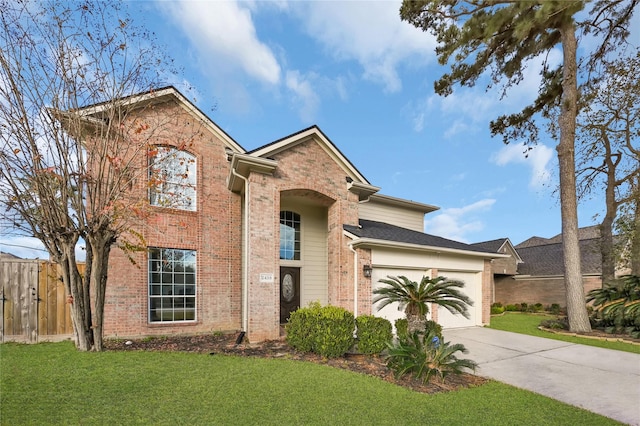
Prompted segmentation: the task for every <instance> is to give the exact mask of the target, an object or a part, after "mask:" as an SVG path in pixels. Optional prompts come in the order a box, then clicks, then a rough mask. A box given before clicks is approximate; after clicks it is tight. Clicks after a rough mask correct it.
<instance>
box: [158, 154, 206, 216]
mask: <svg viewBox="0 0 640 426" xmlns="http://www.w3.org/2000/svg"><path fill="white" fill-rule="evenodd" d="M149 161H150V164H149V202H150V203H151V205H152V206H159V207H167V208H172V209H180V210H191V211H195V210H196V157H195V156H193V155H192V154H190V153H188V152H186V151H181V150H179V149H176V148H174V147H171V146H154V147H152V148H151V149H150V150H149Z"/></svg>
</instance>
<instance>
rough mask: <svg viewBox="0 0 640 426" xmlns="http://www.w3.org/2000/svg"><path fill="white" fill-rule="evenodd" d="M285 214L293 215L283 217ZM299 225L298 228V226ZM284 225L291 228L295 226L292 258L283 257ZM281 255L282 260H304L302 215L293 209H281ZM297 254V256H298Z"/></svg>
mask: <svg viewBox="0 0 640 426" xmlns="http://www.w3.org/2000/svg"><path fill="white" fill-rule="evenodd" d="M283 214H284V215H285V216H286V215H291V218H290V219H289V218H287V217H285V218H284V219H283V217H282V216H283ZM283 221H284V222H283ZM287 222H290V223H291V224H292V225H293V226H291V225H288V224H287ZM296 225H297V228H296ZM283 226H288V227H290V228H293V230H294V235H293V257H291V258H287V257H283V256H282V252H283V244H282V243H283V233H282V227H283ZM278 251H279V257H280V260H281V261H286V262H299V261H301V260H302V215H300V213H297V212H295V211H293V210H280V244H279V250H278ZM296 254H297V257H296Z"/></svg>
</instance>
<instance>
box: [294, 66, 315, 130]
mask: <svg viewBox="0 0 640 426" xmlns="http://www.w3.org/2000/svg"><path fill="white" fill-rule="evenodd" d="M312 78H313V75H310V76H303V75H301V74H300V72H299V71H287V75H286V85H287V88H288V89H289V90H291V92H293V102H294V106H295V107H296V109H297V110H298V113H299V115H300V118H301V119H302V121H304V122H307V123H310V122H312V121H313V118H314V117H315V114H316V112H317V110H318V106H319V104H320V99H319V97H318V95H317V94H316V92H315V91H314V90H313V87H312V85H311V81H310V79H312Z"/></svg>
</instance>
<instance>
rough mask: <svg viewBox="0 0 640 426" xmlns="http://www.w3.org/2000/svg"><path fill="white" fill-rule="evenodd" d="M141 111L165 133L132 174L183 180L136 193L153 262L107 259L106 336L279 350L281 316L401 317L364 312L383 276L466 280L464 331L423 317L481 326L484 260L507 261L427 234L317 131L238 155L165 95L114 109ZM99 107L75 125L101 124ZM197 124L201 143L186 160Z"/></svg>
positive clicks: (195, 113) (416, 206) (184, 105)
mask: <svg viewBox="0 0 640 426" xmlns="http://www.w3.org/2000/svg"><path fill="white" fill-rule="evenodd" d="M147 102H153V104H154V107H153V114H161V115H164V116H166V117H167V120H165V122H166V123H167V125H168V126H170V127H169V128H167V129H165V131H164V132H162V135H161V136H159V137H158V139H157V141H156V142H157V146H155V147H151V148H150V152H149V157H150V160H147V158H146V157H145V158H142V159H140V162H141V163H140V164H141V165H144V164H145V163H144V162H146V161H151V164H152V174H153V173H162V174H163V176H172V177H176V176H178V177H182V179H183V180H182V181H179V179H177V178H176V179H174V180H172V181H170V182H168V183H166V184H164V185H159V186H157V187H155V188H152V189H151V190H149V185H148V182H135V184H134V185H133V187H132V192H133V194H134V195H135V194H136V193H137V194H138V196H139V197H141V198H145V197H147V199H148V200H149V203H150V204H151V207H150V211H149V213H148V214H147V218H146V224H145V225H143V226H141V227H140V229H136V231H137V232H139V233H140V234H141V235H142V236H143V237H144V241H145V242H146V244H147V246H148V250H147V251H143V252H137V253H136V252H134V253H131V254H130V255H131V256H132V257H133V260H134V261H135V262H136V263H137V265H133V264H132V263H131V262H130V260H129V259H128V257H127V255H125V254H124V253H123V252H122V251H121V250H120V249H118V248H115V247H114V249H113V250H112V253H111V258H110V265H109V277H108V285H107V298H106V304H105V329H104V332H105V335H106V336H120V337H125V336H143V335H163V334H172V333H201V332H212V331H216V330H220V331H232V330H242V331H245V332H246V333H247V336H248V338H249V339H250V340H251V341H253V342H257V341H261V340H265V339H274V338H278V337H279V336H280V331H281V324H282V323H284V322H286V319H287V317H288V315H289V313H290V312H291V311H293V310H295V309H297V308H298V307H300V306H306V305H308V303H310V302H312V301H319V302H320V303H322V304H330V305H336V306H342V307H344V308H346V309H349V310H350V311H352V312H353V313H354V314H355V315H356V316H358V315H363V314H375V315H380V316H386V317H388V318H390V319H394V318H396V317H398V316H400V315H401V314H400V313H399V311H397V310H395V309H392V308H391V307H387V308H385V310H383V311H380V312H379V311H378V310H377V309H376V308H375V307H374V306H373V305H372V298H373V294H372V291H373V288H374V287H375V286H376V285H378V284H377V280H378V279H380V278H383V277H385V276H387V275H405V276H407V277H410V278H411V279H414V280H419V279H421V278H422V276H424V275H429V276H431V277H435V276H446V277H450V278H456V279H461V280H463V281H464V282H465V284H466V287H465V289H464V291H465V292H466V293H467V294H468V295H469V296H470V297H471V298H472V299H473V300H474V302H475V303H474V306H473V307H472V308H471V310H470V318H469V319H466V318H464V317H462V316H457V317H454V316H453V315H451V314H449V312H448V311H446V310H444V311H443V310H435V312H433V313H432V318H433V319H434V320H437V321H438V322H440V323H441V324H443V326H445V327H461V326H475V325H482V324H486V323H488V322H489V312H490V302H491V300H492V294H491V284H492V273H491V260H492V259H496V258H501V257H505V256H504V255H502V254H498V253H497V252H494V251H491V250H485V249H483V248H480V247H476V246H471V245H467V244H463V243H459V242H456V241H451V240H447V239H444V238H440V237H436V236H432V235H427V234H424V233H423V228H424V215H425V214H426V213H429V212H432V211H434V210H437V207H434V206H431V205H428V204H422V203H417V202H413V201H408V200H403V199H399V198H394V197H390V196H386V195H381V194H378V191H379V188H378V187H376V186H374V185H372V184H371V183H370V182H369V181H368V180H367V179H366V178H365V177H364V176H363V175H362V174H361V173H360V171H359V170H358V169H357V168H356V167H355V166H354V165H353V164H352V163H351V161H349V159H347V158H346V157H345V156H344V155H343V154H342V152H340V150H339V149H338V148H337V147H336V146H335V145H334V144H333V143H332V142H331V140H329V138H328V137H327V136H326V135H325V134H324V133H323V132H322V131H321V130H320V129H319V128H318V127H316V126H312V127H310V128H307V129H304V130H301V131H299V132H297V133H294V134H292V135H289V136H286V137H284V138H282V139H279V140H277V141H275V142H272V143H270V144H267V145H265V146H262V147H260V148H258V149H254V150H252V151H246V150H245V149H244V148H242V147H241V146H240V145H239V144H238V143H237V142H236V141H234V140H233V139H232V138H231V137H230V136H229V135H228V134H226V133H225V132H224V131H223V130H222V129H220V128H219V127H218V126H217V125H216V124H215V123H213V122H212V121H211V120H210V119H209V118H208V117H206V116H205V115H204V114H203V113H202V112H201V111H200V110H198V109H197V108H196V107H195V106H194V105H193V104H191V103H190V102H189V101H188V100H186V99H185V98H184V97H183V96H182V95H181V94H180V93H179V92H178V91H177V90H175V89H174V88H171V87H170V88H165V89H161V90H158V91H155V92H153V93H147V94H142V95H139V96H134V97H131V98H128V99H125V100H123V103H124V104H125V105H126V106H127V108H128V109H129V111H130V112H129V115H130V116H131V115H135V114H138V116H137V119H138V120H139V121H140V122H141V123H143V122H145V119H146V117H145V114H147V113H151V112H148V110H147V109H142V108H138V109H136V108H137V107H138V106H139V105H142V104H144V103H147ZM103 108H106V106H101V105H97V106H92V107H88V108H86V109H84V110H83V112H84V114H85V115H86V116H87V117H89V118H92V119H100V117H101V114H102V113H103V112H104V111H103V110H102V109H103ZM136 111H137V112H136ZM94 122H95V120H94ZM194 122H200V123H202V124H203V125H204V129H205V131H203V132H200V133H198V134H197V135H196V136H195V137H193V138H192V139H191V140H190V143H189V144H188V146H186V147H185V145H184V144H183V143H181V136H182V135H183V134H184V133H185V131H184V129H186V128H187V127H189V126H191V125H192V124H193V123H194ZM346 142H348V141H345V143H346ZM169 156H171V157H172V158H174V159H176V158H177V159H178V160H179V161H165V159H166V158H169ZM176 190H180V191H182V195H181V196H180V197H178V199H175V192H176ZM147 194H148V195H147ZM172 196H173V197H174V199H173V200H172V203H170V204H169V203H167V200H168V198H169V197H172Z"/></svg>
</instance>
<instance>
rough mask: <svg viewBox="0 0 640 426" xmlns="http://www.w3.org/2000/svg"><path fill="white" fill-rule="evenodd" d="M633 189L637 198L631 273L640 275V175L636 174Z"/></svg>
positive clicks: (633, 212) (635, 202) (632, 238)
mask: <svg viewBox="0 0 640 426" xmlns="http://www.w3.org/2000/svg"><path fill="white" fill-rule="evenodd" d="M633 184H634V185H635V187H634V189H633V191H634V194H635V200H633V201H632V203H633V208H632V209H631V211H632V214H633V219H632V223H633V224H634V225H635V226H634V227H633V231H632V232H631V275H638V276H640V176H636V179H635V181H634V182H633Z"/></svg>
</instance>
